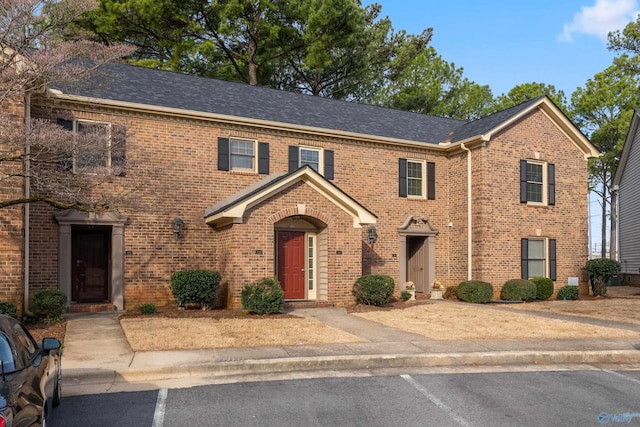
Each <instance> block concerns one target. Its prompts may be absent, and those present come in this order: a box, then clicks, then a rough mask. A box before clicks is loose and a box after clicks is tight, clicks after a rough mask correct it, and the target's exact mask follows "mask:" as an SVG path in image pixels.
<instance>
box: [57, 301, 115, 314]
mask: <svg viewBox="0 0 640 427" xmlns="http://www.w3.org/2000/svg"><path fill="white" fill-rule="evenodd" d="M107 311H118V310H116V306H115V305H113V304H111V303H108V302H104V303H71V304H70V305H69V307H68V308H67V313H102V312H107Z"/></svg>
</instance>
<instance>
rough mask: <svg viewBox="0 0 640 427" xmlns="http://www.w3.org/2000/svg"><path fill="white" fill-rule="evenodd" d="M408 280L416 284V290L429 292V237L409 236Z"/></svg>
mask: <svg viewBox="0 0 640 427" xmlns="http://www.w3.org/2000/svg"><path fill="white" fill-rule="evenodd" d="M407 274H408V280H410V281H412V282H413V283H414V284H415V287H416V292H429V291H430V289H429V283H428V281H429V277H428V275H429V269H428V268H427V238H426V237H422V236H418V237H409V238H407Z"/></svg>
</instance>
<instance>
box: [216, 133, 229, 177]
mask: <svg viewBox="0 0 640 427" xmlns="http://www.w3.org/2000/svg"><path fill="white" fill-rule="evenodd" d="M229 151H230V148H229V138H218V170H219V171H228V170H230V165H229V162H230V158H229Z"/></svg>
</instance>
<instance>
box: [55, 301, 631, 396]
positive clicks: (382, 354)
mask: <svg viewBox="0 0 640 427" xmlns="http://www.w3.org/2000/svg"><path fill="white" fill-rule="evenodd" d="M492 308H495V309H504V310H512V309H509V308H508V307H507V306H495V307H492ZM520 312H522V311H520ZM290 313H292V314H295V315H297V316H302V317H309V318H313V319H316V320H318V321H320V322H323V323H325V324H327V325H329V326H331V327H334V328H337V329H341V330H343V331H346V332H348V333H350V334H353V335H356V336H359V337H361V338H364V339H366V340H367V341H368V342H364V343H362V342H361V343H346V344H327V345H300V346H276V347H251V348H223V349H208V350H192V351H148V352H135V353H134V352H133V351H132V350H131V348H130V347H129V344H128V343H127V340H126V339H125V337H124V334H123V332H122V329H121V328H120V324H119V321H118V317H119V315H120V314H119V313H92V314H82V315H70V316H69V317H68V319H69V321H68V324H67V333H66V336H65V341H64V353H63V359H62V362H63V380H64V382H63V384H64V386H65V387H68V386H71V387H73V386H77V385H82V384H105V385H106V388H105V391H106V389H107V388H111V387H113V385H116V384H119V383H127V384H131V383H142V382H151V381H162V380H169V379H180V378H186V377H207V378H223V377H233V376H237V375H248V374H251V375H260V374H274V373H300V372H310V371H344V370H358V369H369V370H371V369H388V368H409V367H414V368H416V367H423V368H424V367H461V366H478V365H491V366H495V365H513V364H521V365H530V364H640V338H639V339H526V340H513V339H500V340H464V341H462V340H461V341H439V340H433V339H428V338H426V337H424V336H421V335H416V334H411V333H407V332H404V331H400V330H397V329H394V328H390V327H387V326H383V325H380V324H378V323H375V322H371V321H368V320H364V319H361V318H359V317H357V316H351V315H349V314H347V312H346V310H345V309H338V308H317V309H297V310H294V311H291V312H290ZM527 314H533V315H543V316H545V317H554V315H552V314H549V313H544V314H542V313H536V312H528V311H527ZM555 317H557V318H559V319H563V320H572V321H581V320H582V321H585V322H588V323H594V320H593V319H587V318H579V317H576V316H567V315H558V316H555ZM569 317H570V318H571V319H568V318H569ZM596 322H597V324H598V325H599V326H608V327H614V328H623V329H627V330H629V329H631V330H636V331H638V332H639V333H640V326H638V325H630V324H622V323H616V322H611V321H606V320H598V321H596Z"/></svg>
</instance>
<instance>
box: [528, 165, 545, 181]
mask: <svg viewBox="0 0 640 427" xmlns="http://www.w3.org/2000/svg"><path fill="white" fill-rule="evenodd" d="M542 176H543V175H542V165H541V164H538V163H527V181H528V182H538V183H540V184H542Z"/></svg>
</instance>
